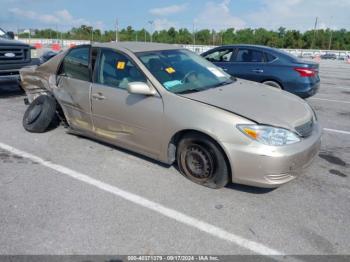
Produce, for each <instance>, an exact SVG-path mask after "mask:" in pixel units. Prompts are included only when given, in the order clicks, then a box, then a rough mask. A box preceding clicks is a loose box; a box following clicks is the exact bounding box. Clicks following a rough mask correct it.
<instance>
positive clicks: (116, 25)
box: [115, 17, 119, 42]
mask: <svg viewBox="0 0 350 262" xmlns="http://www.w3.org/2000/svg"><path fill="white" fill-rule="evenodd" d="M118 34H119V21H118V17H117V18H116V19H115V41H116V42H118V41H119V39H118V37H119V35H118Z"/></svg>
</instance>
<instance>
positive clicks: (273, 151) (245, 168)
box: [224, 124, 322, 188]
mask: <svg viewBox="0 0 350 262" xmlns="http://www.w3.org/2000/svg"><path fill="white" fill-rule="evenodd" d="M321 133H322V132H321V128H320V126H319V125H318V124H316V125H315V128H314V131H313V133H312V135H311V136H309V137H308V138H305V139H302V141H300V142H298V143H295V144H292V145H287V146H280V147H273V146H266V145H262V144H260V143H258V142H255V141H253V142H252V143H251V144H250V145H248V146H247V145H239V146H237V145H233V144H227V143H225V144H224V147H225V150H226V152H227V154H228V158H229V161H230V164H231V170H232V182H234V183H238V184H245V185H251V186H258V187H266V188H274V187H278V186H280V185H282V184H285V183H287V182H289V181H291V180H293V179H295V178H296V177H298V175H300V173H301V172H302V171H303V169H305V168H306V167H308V166H309V165H310V164H311V162H312V160H313V159H314V158H315V156H316V155H317V153H318V151H319V149H320V146H321Z"/></svg>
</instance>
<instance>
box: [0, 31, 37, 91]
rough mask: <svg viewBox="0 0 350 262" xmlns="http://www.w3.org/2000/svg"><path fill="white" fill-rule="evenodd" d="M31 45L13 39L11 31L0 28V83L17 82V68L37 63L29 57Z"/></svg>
mask: <svg viewBox="0 0 350 262" xmlns="http://www.w3.org/2000/svg"><path fill="white" fill-rule="evenodd" d="M31 48H32V47H31V46H29V45H27V44H24V43H22V42H19V41H16V40H14V34H13V32H5V31H4V30H2V29H1V28H0V84H15V85H17V84H18V80H19V70H20V69H21V68H23V67H25V66H30V65H35V64H39V61H38V60H37V59H32V58H31Z"/></svg>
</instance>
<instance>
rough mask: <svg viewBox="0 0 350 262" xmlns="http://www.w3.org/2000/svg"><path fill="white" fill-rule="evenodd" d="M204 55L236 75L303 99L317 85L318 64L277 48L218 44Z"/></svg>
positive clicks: (310, 93)
mask: <svg viewBox="0 0 350 262" xmlns="http://www.w3.org/2000/svg"><path fill="white" fill-rule="evenodd" d="M202 56H203V57H204V58H206V59H207V60H209V61H210V62H212V63H214V64H216V65H217V66H219V67H221V68H222V69H223V70H224V71H226V72H227V73H229V74H230V75H233V76H235V77H238V78H243V79H247V80H251V81H256V82H260V83H264V84H267V85H270V86H273V87H276V88H280V89H283V90H285V91H288V92H291V93H293V94H296V95H298V96H300V97H303V98H306V97H310V96H312V95H314V94H316V92H317V90H318V88H319V86H320V78H319V75H318V71H319V65H318V64H317V63H314V62H312V61H305V60H301V59H299V58H297V57H295V56H293V55H291V54H288V53H287V52H284V51H281V50H279V49H276V48H270V47H266V46H258V45H230V46H220V47H217V48H214V49H211V50H209V51H207V52H205V53H203V54H202Z"/></svg>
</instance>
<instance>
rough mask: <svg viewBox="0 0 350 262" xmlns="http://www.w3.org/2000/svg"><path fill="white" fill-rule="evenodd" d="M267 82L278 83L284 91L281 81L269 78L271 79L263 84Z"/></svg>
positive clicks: (265, 80)
mask: <svg viewBox="0 0 350 262" xmlns="http://www.w3.org/2000/svg"><path fill="white" fill-rule="evenodd" d="M267 81H272V82H276V83H277V84H279V85H280V86H281V88H282V89H284V87H283V85H282V83H281V82H280V81H278V80H276V79H271V78H269V79H264V80H263V81H261V83H264V82H267Z"/></svg>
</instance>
